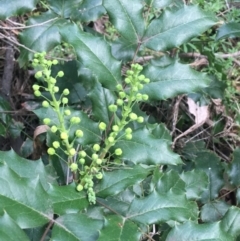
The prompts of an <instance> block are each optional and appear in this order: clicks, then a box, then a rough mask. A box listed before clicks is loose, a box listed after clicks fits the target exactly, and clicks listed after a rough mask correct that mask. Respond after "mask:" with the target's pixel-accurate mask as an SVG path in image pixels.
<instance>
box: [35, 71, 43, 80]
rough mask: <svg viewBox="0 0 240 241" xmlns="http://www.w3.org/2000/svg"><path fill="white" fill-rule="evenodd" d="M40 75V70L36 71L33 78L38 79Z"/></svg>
mask: <svg viewBox="0 0 240 241" xmlns="http://www.w3.org/2000/svg"><path fill="white" fill-rule="evenodd" d="M41 77H42V71H38V72H37V73H36V74H35V78H36V79H39V78H41Z"/></svg>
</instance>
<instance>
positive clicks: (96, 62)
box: [60, 24, 121, 89]
mask: <svg viewBox="0 0 240 241" xmlns="http://www.w3.org/2000/svg"><path fill="white" fill-rule="evenodd" d="M60 33H61V36H62V39H63V40H64V41H66V42H68V43H69V44H71V45H72V46H73V47H74V49H75V51H76V55H77V58H78V60H79V61H80V62H81V63H82V64H83V65H84V66H85V67H86V68H88V69H90V70H91V72H92V73H93V74H94V75H96V77H97V79H98V81H99V82H100V83H102V84H103V86H104V87H107V88H109V89H115V86H116V85H117V84H118V83H119V82H120V81H121V62H120V61H117V60H116V59H114V58H113V56H112V54H111V51H110V47H109V46H108V44H107V43H106V42H105V41H104V40H103V38H101V37H95V36H93V35H91V34H89V33H85V32H82V31H81V30H80V29H79V28H78V27H77V26H76V25H72V24H71V25H65V26H64V27H63V26H62V27H61V29H60Z"/></svg>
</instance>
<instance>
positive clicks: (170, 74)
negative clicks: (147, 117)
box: [142, 62, 210, 100]
mask: <svg viewBox="0 0 240 241" xmlns="http://www.w3.org/2000/svg"><path fill="white" fill-rule="evenodd" d="M142 73H143V74H144V75H145V76H146V77H147V78H149V79H150V80H151V82H150V83H149V84H146V85H144V87H143V90H142V92H143V93H145V94H148V95H149V98H151V99H152V100H164V99H167V98H173V97H175V96H177V95H179V94H184V93H191V92H196V91H199V90H201V89H202V88H205V87H207V86H208V85H209V84H210V78H209V77H208V76H207V75H206V74H203V73H199V72H197V71H195V70H193V69H191V68H190V67H189V66H188V65H184V64H180V63H177V62H176V63H174V64H173V65H169V66H167V67H164V68H161V67H157V66H152V65H148V66H147V67H146V68H145V69H144V70H143V72H142Z"/></svg>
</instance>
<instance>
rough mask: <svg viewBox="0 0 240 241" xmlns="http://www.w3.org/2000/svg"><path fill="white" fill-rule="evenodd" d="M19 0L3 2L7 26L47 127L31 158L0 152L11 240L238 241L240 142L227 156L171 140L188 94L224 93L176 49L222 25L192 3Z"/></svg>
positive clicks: (2, 226)
mask: <svg viewBox="0 0 240 241" xmlns="http://www.w3.org/2000/svg"><path fill="white" fill-rule="evenodd" d="M15 2H16V4H15ZM15 2H14V4H13V1H3V0H0V6H4V7H3V8H2V7H0V19H1V20H4V23H2V24H1V26H0V28H1V29H0V30H1V33H0V35H1V38H2V37H4V36H5V35H4V34H2V30H4V31H5V30H6V27H5V25H8V24H9V25H10V29H9V30H11V31H12V30H13V29H14V28H16V29H17V31H13V32H11V34H15V33H17V34H18V35H17V36H15V37H16V39H18V41H19V43H18V42H17V43H18V45H17V48H18V50H19V53H18V54H19V56H18V63H19V66H20V67H24V68H25V70H26V72H27V73H28V74H29V73H32V72H34V74H35V76H29V79H30V81H31V83H29V85H31V87H32V88H33V91H34V94H35V96H34V99H33V100H32V101H27V100H24V101H25V102H24V104H23V106H25V107H26V106H28V107H29V106H30V107H29V108H28V110H30V111H32V112H34V114H35V116H34V118H35V119H34V121H33V125H30V126H33V127H32V129H33V131H32V132H34V134H35V133H36V132H37V131H36V130H39V129H38V128H39V127H40V128H41V127H44V131H42V132H40V134H39V136H38V137H39V139H41V138H42V139H41V141H42V142H41V145H40V147H41V148H39V149H40V154H39V153H38V154H39V155H38V157H37V158H33V159H34V161H33V160H29V159H31V155H24V154H25V153H22V157H20V156H18V155H17V154H16V153H15V152H14V151H13V150H10V151H6V152H0V183H1V188H0V207H1V208H0V237H1V238H0V239H3V240H6V241H8V240H13V239H14V240H16V237H17V238H18V239H19V240H21V241H25V240H26V241H29V240H33V241H39V240H41V241H49V240H53V241H66V240H68V241H108V240H111V241H150V240H151V241H152V240H154V241H172V240H177V241H187V240H188V241H196V240H198V241H205V240H216V241H234V240H238V239H239V235H240V227H239V221H238V220H239V218H240V209H239V203H240V195H239V193H240V192H239V186H240V181H239V160H240V152H239V150H238V149H236V150H235V151H234V153H233V161H231V162H227V163H226V162H223V161H222V159H221V158H220V157H219V156H218V155H216V154H215V153H214V152H213V151H210V150H209V149H207V148H206V145H205V142H204V138H203V140H201V141H197V142H196V141H195V139H194V140H192V139H191V138H190V139H189V140H188V141H186V143H185V142H184V144H185V145H183V146H181V145H179V147H178V146H177V148H175V149H173V148H171V145H172V141H173V138H174V135H175V136H179V135H180V134H181V133H182V132H183V131H184V130H185V129H186V128H188V127H189V123H188V125H185V124H186V122H187V121H188V120H190V119H188V118H187V117H186V115H185V113H183V111H182V110H181V108H175V107H176V106H177V102H178V101H177V100H179V99H178V97H179V96H180V95H186V96H187V95H189V96H190V95H191V97H192V98H194V100H195V101H196V102H198V101H199V102H201V101H203V100H204V101H205V100H209V99H211V98H220V97H219V93H220V92H221V91H220V87H219V86H220V85H219V83H218V81H217V80H216V78H214V77H211V76H207V75H206V74H205V73H203V72H198V71H196V70H194V69H193V68H192V67H191V65H189V64H184V63H186V62H185V61H180V59H179V56H181V49H183V46H184V45H187V44H190V45H193V44H191V42H190V40H193V39H194V38H200V39H201V37H204V39H207V38H208V37H207V36H208V35H207V33H206V31H207V30H209V29H211V31H213V32H216V29H218V27H219V23H220V21H219V20H218V19H216V17H215V16H213V15H212V13H209V12H205V11H203V10H202V9H201V8H200V7H199V6H197V5H193V4H191V2H192V1H181V0H179V1H175V0H161V1H158V0H151V1H150V0H131V1H130V0H71V1H69V0H61V1H60V0H44V1H38V0H25V1H15ZM12 16H14V19H13V20H10V18H11V17H12ZM16 19H17V20H19V21H21V25H19V24H18V25H16V27H13V26H12V25H14V22H15V21H16ZM15 23H16V22H15ZM22 25H23V26H22ZM14 26H15V25H14ZM4 31H3V32H4ZM19 31H20V32H19ZM223 32H224V34H225V33H226V32H225V30H224V29H223ZM4 33H5V32H4ZM202 34H203V35H204V36H202ZM5 37H6V39H5V40H6V41H7V42H8V41H12V42H11V45H12V44H14V43H16V42H14V41H15V40H14V38H11V37H9V35H7V36H5ZM206 41H207V40H206ZM197 44H198V45H197V46H198V48H197V49H199V51H200V52H199V53H198V54H199V55H202V54H206V55H207V53H208V52H207V53H202V52H201V51H202V48H201V44H199V43H198V42H197ZM10 47H11V46H10V45H9V46H8V47H7V48H10ZM188 55H189V56H192V55H191V53H188ZM208 60H209V61H214V54H209V59H208ZM183 62H184V63H183ZM218 71H219V70H218ZM24 76H25V75H24ZM32 83H33V84H32ZM32 88H28V91H29V89H31V91H32ZM31 93H32V92H31ZM216 96H217V97H216ZM186 98H187V97H186ZM180 99H181V98H180ZM36 106H37V107H36ZM169 109H171V110H169ZM178 109H180V111H181V113H178V112H177V111H174V110H178ZM4 110H6V109H4ZM9 110H11V109H9ZM9 110H8V109H7V111H9ZM166 110H167V111H166ZM166 113H173V114H174V115H172V116H170V115H166ZM31 114H32V113H31ZM4 115H5V112H4V114H3V116H1V117H2V119H1V121H2V122H4V124H6V126H7V124H8V123H5V122H6V121H7V120H6V118H5V119H4ZM31 116H32V115H31ZM174 118H175V119H174ZM36 120H37V121H36ZM186 120H187V121H186ZM2 122H1V123H0V124H2ZM189 122H191V121H189ZM166 123H167V124H168V125H166ZM169 123H170V124H169ZM191 123H192V122H191ZM167 126H168V128H167ZM0 127H1V128H2V126H1V125H0ZM169 128H172V129H171V131H172V133H173V135H172V133H171V134H170V131H169V130H168V129H169ZM216 129H217V130H216V131H219V129H221V128H220V127H218V128H216ZM46 130H47V131H46ZM221 130H222V129H221ZM221 130H220V131H219V132H220V133H221ZM24 131H25V130H24ZM214 134H216V133H214ZM217 134H218V132H217ZM35 137H36V136H34V138H28V139H27V140H26V142H25V143H24V144H26V145H25V147H26V146H27V144H28V145H29V146H30V147H32V146H33V144H34V145H35V142H36V140H35V139H37V138H35ZM218 141H219V139H217V141H216V143H217V144H219V143H218ZM29 143H30V144H29ZM178 148H179V149H178ZM23 149H24V147H23ZM29 149H31V148H29ZM29 149H28V152H27V153H29ZM24 150H25V149H24ZM31 150H32V149H31ZM34 151H35V149H34ZM37 151H39V150H37ZM176 152H177V153H178V154H177V153H176ZM30 154H31V153H30ZM27 158H29V159H27ZM36 159H38V160H36ZM222 190H223V191H224V194H223V195H222V194H221V191H222ZM226 190H227V192H232V193H234V195H235V197H236V204H235V205H229V202H226V200H225V199H224V198H222V196H225V194H226ZM221 195H222V196H221ZM9 230H11V232H9ZM9 236H12V237H13V238H11V239H10V238H9Z"/></svg>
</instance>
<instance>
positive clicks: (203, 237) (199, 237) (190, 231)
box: [166, 222, 235, 241]
mask: <svg viewBox="0 0 240 241" xmlns="http://www.w3.org/2000/svg"><path fill="white" fill-rule="evenodd" d="M172 240H177V241H186V240H191V241H207V240H209V241H210V240H212V241H234V240H235V238H234V237H233V236H232V235H231V234H230V233H228V232H225V231H224V229H223V228H222V227H221V223H220V222H215V223H205V224H197V223H193V222H186V223H184V224H182V225H177V226H176V227H175V228H173V229H172V230H171V231H170V233H169V234H168V236H167V239H166V241H172Z"/></svg>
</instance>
